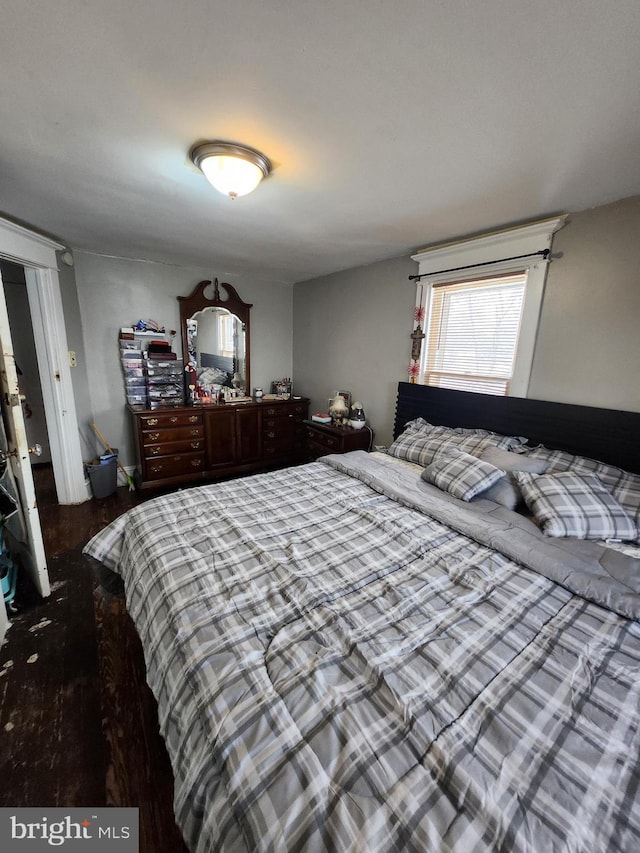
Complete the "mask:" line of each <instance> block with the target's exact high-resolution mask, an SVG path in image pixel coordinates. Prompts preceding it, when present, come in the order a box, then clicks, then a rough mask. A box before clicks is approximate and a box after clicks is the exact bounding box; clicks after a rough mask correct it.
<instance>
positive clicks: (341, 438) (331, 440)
mask: <svg viewBox="0 0 640 853" xmlns="http://www.w3.org/2000/svg"><path fill="white" fill-rule="evenodd" d="M304 427H305V430H306V433H307V442H308V458H309V459H318V458H319V457H320V456H326V455H327V454H328V453H348V452H349V451H350V450H368V449H369V447H370V446H371V445H372V444H373V433H372V432H371V431H370V430H369V428H368V427H363V428H362V429H354V428H353V427H351V426H334V425H333V424H321V423H318V422H317V421H311V420H309V421H305V422H304Z"/></svg>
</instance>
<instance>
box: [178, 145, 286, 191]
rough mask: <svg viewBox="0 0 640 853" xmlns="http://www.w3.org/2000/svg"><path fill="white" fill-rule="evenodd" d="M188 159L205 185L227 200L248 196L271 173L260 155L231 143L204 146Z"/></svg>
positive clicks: (194, 151)
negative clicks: (195, 167)
mask: <svg viewBox="0 0 640 853" xmlns="http://www.w3.org/2000/svg"><path fill="white" fill-rule="evenodd" d="M190 156H191V160H192V162H193V163H194V164H195V165H196V166H197V167H198V168H199V169H200V170H201V171H202V172H203V173H204V176H205V177H206V179H207V180H208V181H209V183H210V184H211V185H212V186H214V187H215V188H216V189H217V190H218V191H219V192H221V193H222V194H223V195H228V196H229V197H230V198H237V197H238V196H241V195H246V194H247V193H250V192H251V191H252V190H254V189H255V188H256V187H257V186H258V184H259V183H260V181H261V180H262V179H263V178H265V177H266V176H267V175H268V174H269V173H270V172H271V163H270V161H269V159H268V158H267V157H265V155H264V154H261V153H260V152H259V151H256V150H255V149H253V148H247V147H246V146H243V145H235V144H234V143H231V142H204V143H202V144H201V145H196V146H195V147H194V148H193V149H192V150H191V155H190Z"/></svg>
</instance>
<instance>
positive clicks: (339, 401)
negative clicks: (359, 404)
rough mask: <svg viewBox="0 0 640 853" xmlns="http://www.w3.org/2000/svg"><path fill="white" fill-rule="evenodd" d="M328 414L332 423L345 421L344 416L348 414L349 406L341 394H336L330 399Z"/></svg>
mask: <svg viewBox="0 0 640 853" xmlns="http://www.w3.org/2000/svg"><path fill="white" fill-rule="evenodd" d="M329 414H330V415H331V417H332V418H333V421H334V423H335V424H336V425H337V424H341V423H343V421H346V418H347V416H348V414H349V407H348V406H347V403H346V401H345V399H344V397H343V396H342V395H341V394H336V396H335V397H334V398H333V399H332V400H331V405H330V406H329Z"/></svg>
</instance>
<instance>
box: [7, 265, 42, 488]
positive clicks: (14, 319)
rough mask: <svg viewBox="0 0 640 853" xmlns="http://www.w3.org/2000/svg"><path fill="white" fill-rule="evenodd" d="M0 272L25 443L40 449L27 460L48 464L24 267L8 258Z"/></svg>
mask: <svg viewBox="0 0 640 853" xmlns="http://www.w3.org/2000/svg"><path fill="white" fill-rule="evenodd" d="M0 275H1V277H2V283H3V285H4V295H5V300H6V303H7V312H8V314H9V325H10V326H11V338H12V341H13V353H14V356H15V360H16V369H17V372H18V384H19V386H20V392H21V394H22V395H23V396H24V400H23V401H22V413H23V417H24V423H25V429H26V433H27V442H28V444H29V447H35V448H39V449H40V452H36V453H33V454H30V456H29V460H30V462H31V467H32V468H34V466H37V467H39V466H42V465H48V466H49V467H50V466H51V450H50V447H49V434H48V431H47V421H46V414H45V409H44V398H43V396H42V384H41V381H40V370H39V368H38V356H37V353H36V346H35V339H34V335H33V321H32V319H31V309H30V308H29V297H28V294H27V281H26V278H25V274H24V267H22V266H19V265H18V264H13V263H10V262H8V261H0ZM34 482H35V486H36V495H37V497H38V500H39V502H40V498H41V495H40V494H39V492H38V479H37V478H35V479H34Z"/></svg>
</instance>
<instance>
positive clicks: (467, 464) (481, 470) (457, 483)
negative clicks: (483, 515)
mask: <svg viewBox="0 0 640 853" xmlns="http://www.w3.org/2000/svg"><path fill="white" fill-rule="evenodd" d="M420 476H421V477H422V479H423V480H426V481H427V483H433V485H434V486H437V487H438V488H439V489H442V490H443V491H444V492H449V494H450V495H453V496H454V497H455V498H460V500H463V501H470V500H471V498H475V496H476V495H479V494H480V493H481V492H484V491H485V490H486V489H488V488H489V487H490V486H492V485H493V484H494V483H496V482H497V481H498V480H499V479H500V478H501V477H504V471H501V470H500V469H499V468H495V467H494V466H493V465H491V464H490V463H489V462H483V461H482V460H481V459H478V458H477V457H476V456H471V455H470V454H469V453H465V452H464V451H463V450H456V449H455V448H449V449H447V450H442V451H440V452H439V453H437V454H436V456H435V458H434V460H433V462H432V463H431V464H430V465H429V466H428V467H427V468H425V469H424V471H423V472H422V474H421V475H420Z"/></svg>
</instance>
